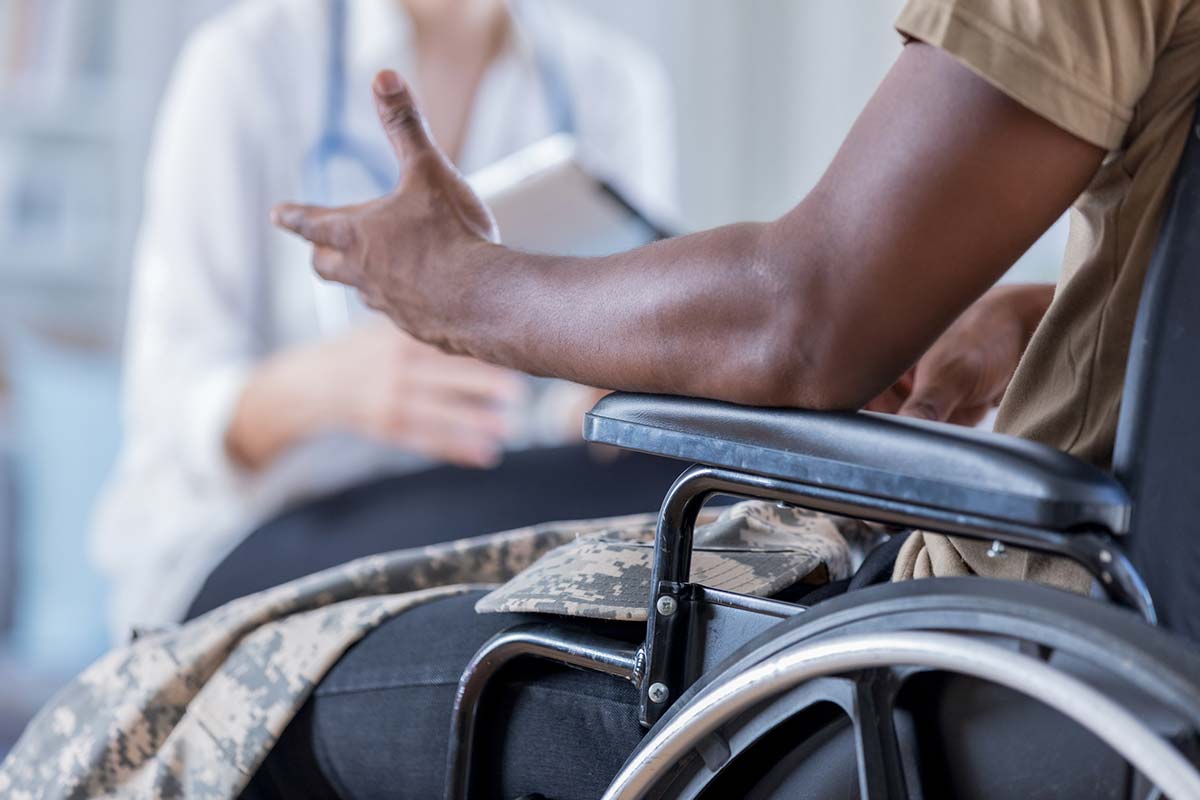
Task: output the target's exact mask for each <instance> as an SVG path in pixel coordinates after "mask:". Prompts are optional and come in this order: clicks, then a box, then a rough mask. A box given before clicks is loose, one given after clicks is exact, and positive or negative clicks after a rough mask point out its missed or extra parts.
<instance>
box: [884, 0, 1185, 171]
mask: <svg viewBox="0 0 1200 800" xmlns="http://www.w3.org/2000/svg"><path fill="white" fill-rule="evenodd" d="M1179 7H1180V0H909V1H908V2H907V3H906V4H905V6H904V8H903V9H902V10H901V12H900V16H899V17H898V18H897V19H896V29H897V30H898V31H899V32H900V33H901V34H902V35H904V36H905V37H907V38H912V39H919V40H921V41H923V42H926V43H928V44H931V45H933V46H935V47H938V48H939V49H941V50H944V51H945V52H947V53H949V54H950V55H951V56H953V57H954V58H955V59H956V60H958V61H959V62H960V63H962V64H963V65H964V66H966V67H967V68H968V69H970V70H972V71H973V72H975V73H977V74H978V75H979V76H981V77H982V78H983V79H984V80H986V81H988V82H989V83H991V84H992V85H993V86H995V87H996V88H998V89H1000V90H1001V91H1002V92H1004V93H1005V94H1007V95H1008V96H1010V97H1012V98H1013V99H1014V100H1016V101H1017V102H1019V103H1021V104H1022V105H1024V106H1026V107H1027V108H1029V109H1031V110H1032V111H1034V112H1036V113H1037V114H1039V115H1041V116H1043V117H1045V118H1046V119H1048V120H1050V121H1051V122H1053V123H1054V124H1056V125H1058V126H1059V127H1061V128H1063V129H1064V130H1067V131H1069V132H1071V133H1073V134H1075V135H1076V136H1078V137H1080V138H1082V139H1084V140H1086V141H1089V142H1091V143H1093V144H1095V145H1098V146H1100V147H1103V148H1105V149H1107V150H1115V149H1119V148H1120V147H1121V143H1122V140H1123V138H1124V136H1125V131H1126V129H1127V128H1128V127H1129V123H1130V121H1131V120H1132V119H1133V114H1134V108H1135V107H1136V105H1137V103H1138V100H1139V99H1140V98H1141V96H1142V93H1143V92H1144V91H1145V89H1146V86H1147V85H1148V84H1149V82H1150V77H1151V75H1152V73H1153V71H1154V64H1155V61H1156V59H1157V58H1158V55H1159V53H1160V52H1161V50H1162V48H1163V47H1164V46H1165V45H1166V42H1167V41H1168V39H1169V37H1170V34H1171V31H1172V29H1173V27H1174V25H1175V22H1176V19H1177V18H1178V16H1179V10H1180V8H1179Z"/></svg>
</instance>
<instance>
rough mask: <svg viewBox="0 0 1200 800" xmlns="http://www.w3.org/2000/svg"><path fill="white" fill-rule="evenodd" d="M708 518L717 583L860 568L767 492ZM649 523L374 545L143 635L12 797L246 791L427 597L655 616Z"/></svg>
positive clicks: (708, 579) (95, 672) (73, 689)
mask: <svg viewBox="0 0 1200 800" xmlns="http://www.w3.org/2000/svg"><path fill="white" fill-rule="evenodd" d="M703 521H704V522H705V523H706V524H705V525H704V527H701V528H699V529H697V532H696V541H695V544H696V548H695V554H694V556H693V568H692V569H693V571H692V579H693V580H696V581H698V582H702V583H704V584H706V585H709V586H713V587H716V588H724V589H729V590H732V591H740V592H747V593H752V594H770V593H772V592H774V591H777V590H779V589H782V588H784V587H786V586H788V585H791V584H793V583H796V582H797V581H801V580H805V579H809V580H815V579H822V580H823V579H828V578H836V577H840V576H842V575H844V574H845V573H846V572H847V571H848V570H849V556H848V549H847V546H846V542H845V540H844V539H843V537H842V535H841V534H840V533H839V530H838V524H839V522H840V521H832V520H830V519H828V518H824V517H818V516H816V515H813V514H811V513H809V512H804V511H798V510H792V509H782V508H779V507H777V506H774V505H771V504H767V503H741V504H739V505H737V506H733V507H731V508H730V509H727V510H726V511H725V512H724V513H722V514H721V515H720V516H719V517H715V516H714V515H712V514H708V515H706V517H705V518H704V520H703ZM845 524H846V525H849V526H851V527H852V526H853V525H854V524H855V523H845ZM653 529H654V518H653V515H641V516H636V517H623V518H618V519H609V520H593V521H589V522H565V523H552V524H547V525H541V526H536V527H533V528H525V529H521V530H516V531H510V532H507V533H500V534H493V535H490V536H484V537H479V538H475V539H467V540H462V541H458V542H452V543H449V544H444V545H435V546H431V547H426V548H419V549H413V550H402V551H398V552H395V553H389V554H386V555H380V556H371V557H368V558H364V559H360V560H358V561H353V562H351V563H349V564H346V565H343V566H341V567H336V568H334V569H330V570H326V571H325V572H320V573H317V574H315V575H311V576H309V577H307V578H303V579H301V580H298V581H294V582H292V583H289V584H286V585H284V586H280V587H277V588H274V589H270V590H268V591H265V592H261V593H259V594H257V595H253V596H250V597H247V598H243V599H241V600H238V601H235V602H233V603H230V604H228V605H226V606H224V607H222V608H219V609H217V610H215V611H213V612H211V613H209V614H206V615H205V616H203V617H200V618H199V619H197V620H194V621H193V622H190V623H187V624H185V625H181V626H177V627H173V628H170V629H166V630H161V631H157V632H152V633H147V634H144V635H141V636H139V637H138V638H136V639H135V640H134V641H133V642H131V643H130V644H128V645H126V646H123V647H119V648H117V649H115V650H113V651H112V652H110V653H109V654H107V655H106V656H104V657H102V658H101V659H100V660H99V661H97V662H96V663H95V664H93V665H92V666H91V667H89V668H88V669H87V670H85V671H84V672H83V673H82V674H81V675H80V676H79V677H77V678H76V679H75V680H74V681H73V682H72V683H71V684H69V685H68V686H67V687H66V688H65V689H63V690H62V691H61V692H60V693H59V694H58V695H57V696H56V697H55V698H54V699H53V700H52V701H51V702H50V703H49V704H47V706H46V707H45V708H43V709H42V711H41V712H40V713H39V714H38V716H37V717H36V718H35V719H34V721H33V722H31V723H30V725H29V727H28V728H27V729H26V731H25V733H24V734H23V735H22V737H21V739H20V741H19V742H18V743H17V745H16V747H15V748H14V749H13V750H12V752H11V753H10V754H9V755H8V757H7V758H6V759H5V761H4V763H3V765H0V796H3V797H5V798H10V799H11V800H32V799H33V798H84V797H137V798H150V797H154V798H158V797H162V798H175V797H188V798H206V799H215V798H235V797H237V796H238V795H239V794H240V792H241V791H242V789H243V788H244V787H245V785H246V784H247V783H248V782H249V780H250V777H251V776H252V775H253V774H254V771H255V770H256V769H257V768H258V766H259V764H261V763H262V760H263V759H264V758H265V757H266V755H267V753H268V752H269V751H270V749H271V747H272V746H273V745H274V743H275V741H276V740H277V738H278V737H279V735H280V734H281V733H282V732H283V729H284V728H285V727H286V726H287V724H288V722H289V721H290V720H291V719H292V717H293V715H294V714H295V713H296V712H297V711H298V710H299V709H300V707H301V706H302V705H303V704H304V702H305V701H306V700H307V698H308V696H309V694H310V692H311V690H312V688H313V687H314V686H315V685H316V684H317V683H318V682H319V681H320V679H321V677H322V676H323V675H324V674H325V672H326V671H327V670H328V669H329V667H331V666H332V665H333V663H334V662H335V661H337V659H338V658H339V657H340V656H341V655H342V653H344V652H345V651H346V649H347V648H348V647H350V646H351V645H352V644H354V642H356V641H358V640H359V639H360V638H361V637H362V636H363V635H365V634H366V633H367V632H369V631H370V630H371V629H372V628H374V627H375V626H377V625H379V624H380V623H381V622H383V621H384V620H386V619H388V618H389V617H392V616H394V615H396V614H399V613H402V612H403V611H405V610H406V609H409V608H412V607H413V606H415V605H417V604H419V603H423V602H427V601H429V600H431V599H434V598H437V597H442V596H445V595H448V594H456V593H461V592H464V591H468V590H471V589H477V588H479V587H480V586H481V585H486V586H495V585H496V584H503V585H502V586H500V587H499V588H497V589H495V591H493V592H492V593H490V594H489V595H487V596H485V597H484V598H483V599H482V600H481V601H480V602H479V604H478V606H477V610H478V611H480V612H483V613H487V612H493V611H497V612H498V611H534V612H555V613H559V614H570V615H576V616H584V617H595V618H605V619H644V618H645V613H646V612H645V605H646V601H647V598H648V596H649V582H650V580H649V579H650V569H649V568H650V556H651V554H652V552H653ZM539 559H540V560H539ZM535 562H536V563H535ZM447 724H449V721H447Z"/></svg>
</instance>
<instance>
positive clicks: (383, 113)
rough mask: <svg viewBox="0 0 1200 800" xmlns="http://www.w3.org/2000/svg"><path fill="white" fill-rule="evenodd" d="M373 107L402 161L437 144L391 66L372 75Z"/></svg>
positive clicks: (427, 150)
mask: <svg viewBox="0 0 1200 800" xmlns="http://www.w3.org/2000/svg"><path fill="white" fill-rule="evenodd" d="M373 88H374V90H375V108H376V109H377V110H378V112H379V119H380V121H381V122H382V123H383V129H384V130H385V131H386V132H387V136H388V139H389V140H390V141H391V143H392V149H394V150H395V151H396V156H397V157H399V158H400V160H401V161H402V162H410V161H413V160H414V159H416V158H418V157H420V156H422V155H425V154H427V153H436V152H437V148H436V146H435V145H434V143H433V139H432V138H431V137H430V135H429V128H428V127H427V126H426V125H425V118H424V117H423V116H421V112H420V110H419V109H418V108H417V102H416V100H415V99H414V98H413V93H412V90H411V89H410V88H409V86H408V84H407V83H405V82H404V81H403V80H401V78H400V76H399V75H397V74H396V73H395V72H393V71H392V70H390V69H385V70H384V71H383V72H380V73H379V74H378V75H376V76H375V84H374V87H373Z"/></svg>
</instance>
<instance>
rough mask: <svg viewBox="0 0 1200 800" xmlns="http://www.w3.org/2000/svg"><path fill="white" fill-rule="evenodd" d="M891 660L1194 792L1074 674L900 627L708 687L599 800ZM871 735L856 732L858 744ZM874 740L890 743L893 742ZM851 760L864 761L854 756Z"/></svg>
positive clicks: (1147, 735)
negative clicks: (1010, 696)
mask: <svg viewBox="0 0 1200 800" xmlns="http://www.w3.org/2000/svg"><path fill="white" fill-rule="evenodd" d="M899 665H906V666H913V667H921V668H927V669H936V670H944V671H948V672H955V673H958V674H961V675H966V676H970V677H975V678H979V679H982V680H986V681H989V682H991V683H994V684H997V685H1000V686H1005V687H1007V688H1009V689H1012V690H1014V691H1016V692H1019V693H1021V694H1023V695H1026V696H1028V697H1031V698H1033V699H1035V700H1038V701H1040V702H1042V703H1044V704H1045V705H1047V706H1049V707H1050V708H1053V709H1055V710H1057V711H1058V712H1059V713H1061V714H1063V715H1064V716H1065V717H1067V718H1068V719H1071V720H1073V721H1074V722H1076V723H1078V724H1080V725H1081V726H1083V727H1084V728H1086V729H1088V730H1089V731H1091V732H1092V733H1093V734H1094V735H1096V736H1097V738H1099V739H1100V740H1101V741H1103V742H1104V743H1105V744H1107V745H1108V746H1109V747H1111V748H1112V749H1113V751H1115V752H1116V753H1117V754H1119V755H1120V756H1121V757H1123V758H1124V759H1125V760H1126V761H1128V762H1129V763H1130V764H1132V765H1133V766H1134V767H1136V768H1137V769H1138V770H1139V771H1140V772H1141V773H1142V774H1143V775H1145V776H1146V777H1147V778H1148V779H1149V780H1150V781H1152V782H1153V783H1154V784H1156V785H1157V786H1158V787H1159V788H1160V789H1161V790H1162V791H1163V792H1164V793H1165V794H1166V795H1168V796H1170V797H1172V798H1176V800H1182V799H1183V798H1200V774H1198V773H1197V772H1196V770H1195V769H1194V768H1193V767H1192V765H1191V764H1190V763H1189V762H1188V761H1187V759H1185V758H1184V757H1183V756H1182V755H1181V754H1180V753H1179V752H1178V751H1177V750H1175V748H1174V747H1172V746H1171V745H1170V744H1169V743H1168V742H1166V741H1165V740H1163V739H1162V738H1161V737H1160V736H1159V735H1158V734H1157V733H1155V732H1154V731H1153V730H1151V729H1150V728H1149V727H1147V726H1146V725H1145V724H1144V723H1143V722H1142V721H1141V720H1139V719H1138V718H1137V717H1135V716H1134V715H1132V714H1131V713H1129V712H1128V711H1126V710H1125V709H1124V708H1122V707H1121V706H1120V705H1119V704H1117V703H1116V702H1114V701H1113V700H1110V699H1109V698H1108V697H1106V696H1105V695H1104V694H1102V693H1101V692H1099V691H1098V690H1096V689H1094V688H1093V687H1091V686H1089V685H1088V684H1086V683H1084V682H1083V681H1081V680H1080V679H1078V678H1076V677H1074V676H1071V675H1069V674H1067V673H1065V672H1062V671H1060V670H1057V669H1055V668H1054V667H1051V666H1049V665H1048V664H1046V663H1043V662H1042V661H1040V660H1038V659H1036V658H1033V657H1030V656H1026V655H1022V654H1020V653H1015V652H1013V651H1011V650H1006V649H1004V648H1001V647H997V646H995V645H990V644H985V643H983V642H980V641H978V640H975V639H971V638H968V637H965V636H957V635H950V634H944V633H925V632H898V633H873V634H860V635H851V636H845V637H838V638H835V639H831V640H825V641H818V642H813V643H808V644H802V645H797V646H795V647H793V648H790V649H788V650H785V651H783V652H781V653H779V654H777V655H776V656H774V657H772V658H769V659H767V660H766V661H764V662H763V663H761V664H757V665H755V666H753V667H751V668H750V669H747V670H746V671H744V672H742V673H741V674H739V675H736V676H734V677H732V678H731V679H729V680H727V681H723V682H720V683H716V684H713V685H710V686H708V687H706V688H705V689H704V690H703V691H701V692H700V693H699V694H697V695H696V696H695V697H694V698H692V700H691V702H689V703H688V704H687V705H686V706H685V707H684V708H681V709H680V710H679V713H678V714H676V715H675V716H674V717H672V718H671V719H670V720H669V721H668V722H667V723H666V724H665V725H664V726H663V727H662V728H660V729H659V730H658V731H657V732H656V733H655V734H654V735H653V736H652V738H651V739H650V740H649V741H648V742H646V743H644V745H643V746H642V747H641V748H639V750H638V752H637V753H636V754H635V755H634V756H633V757H631V759H630V761H629V762H627V763H626V764H625V766H624V767H623V768H622V769H621V772H620V773H618V775H617V777H616V779H615V780H614V781H613V783H612V784H611V785H610V787H609V789H608V791H607V792H605V795H604V798H603V800H636V798H642V797H645V796H646V793H647V792H648V791H649V790H650V789H651V788H653V787H654V786H656V785H657V784H658V783H659V782H660V781H661V780H663V779H664V778H665V777H666V776H667V774H668V773H669V772H670V771H671V770H672V769H673V768H674V766H675V765H676V764H677V763H679V761H680V759H682V758H683V757H685V756H686V755H687V754H688V753H689V752H690V751H691V750H693V749H694V748H695V747H696V746H697V744H699V743H700V741H701V740H702V739H703V738H704V737H705V736H707V735H709V734H710V733H711V732H713V731H715V730H716V729H718V728H719V727H720V726H721V725H723V724H725V723H726V722H728V721H729V720H731V719H733V718H734V717H736V716H738V715H739V714H742V713H744V712H745V711H747V710H748V709H750V708H752V707H754V706H755V705H757V704H759V703H761V702H764V701H765V700H768V699H770V698H771V697H774V696H776V695H778V694H780V693H782V692H785V691H787V690H789V689H791V688H794V687H795V686H798V685H800V684H801V683H804V682H805V681H808V680H812V679H815V678H821V677H828V676H833V675H841V674H845V673H847V672H852V671H857V670H874V669H879V668H883V667H895V666H899ZM1018 676H1020V679H1019V680H1018ZM893 733H894V731H893ZM884 736H887V734H886V733H884ZM869 739H870V737H869V736H868V737H863V736H860V739H859V747H860V748H862V747H863V746H864V742H865V741H867V742H869ZM876 744H880V745H882V746H884V747H885V748H888V747H890V746H891V745H892V744H894V743H889V742H886V741H884V742H876ZM884 761H885V763H887V762H888V761H889V760H888V759H885V760H884ZM859 763H860V765H861V764H863V763H864V759H863V758H862V757H861V752H860V758H859ZM893 766H894V764H893ZM880 781H882V785H885V786H886V785H894V781H895V777H894V776H888V775H882V776H881V775H863V774H861V772H860V783H866V782H869V783H867V785H880V784H879V782H880Z"/></svg>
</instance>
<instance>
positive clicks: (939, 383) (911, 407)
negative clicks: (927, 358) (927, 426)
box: [896, 369, 965, 422]
mask: <svg viewBox="0 0 1200 800" xmlns="http://www.w3.org/2000/svg"><path fill="white" fill-rule="evenodd" d="M926 375H928V377H926ZM964 398H965V391H964V389H963V388H962V386H961V385H960V384H959V382H958V381H955V380H952V379H949V378H948V376H947V375H946V374H945V373H942V372H941V371H935V370H926V371H922V370H920V369H918V370H917V376H916V380H914V381H913V388H912V393H911V394H910V395H909V396H908V399H907V400H905V401H904V405H902V406H900V410H899V411H897V412H896V413H897V414H899V415H900V416H902V417H916V418H917V419H931V420H935V421H937V422H945V421H947V420H949V419H950V417H951V415H952V414H954V412H955V410H956V409H957V408H958V407H959V405H960V404H961V403H962V402H963V399H964Z"/></svg>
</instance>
